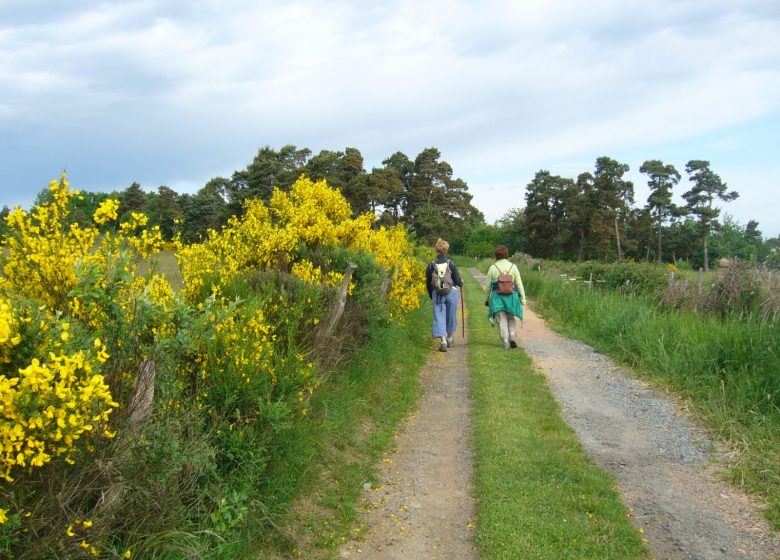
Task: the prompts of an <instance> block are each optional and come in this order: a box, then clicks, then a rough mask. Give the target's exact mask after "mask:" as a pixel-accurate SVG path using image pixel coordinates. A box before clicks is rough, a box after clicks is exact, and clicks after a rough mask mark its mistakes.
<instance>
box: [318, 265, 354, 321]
mask: <svg viewBox="0 0 780 560" xmlns="http://www.w3.org/2000/svg"><path fill="white" fill-rule="evenodd" d="M356 268H357V265H356V264H355V263H353V262H351V263H347V269H346V270H345V271H344V281H343V282H342V283H341V292H340V293H339V298H338V300H336V303H335V304H334V305H333V309H332V310H331V312H330V321H328V326H327V327H326V328H325V332H324V333H323V334H325V335H330V334H332V333H333V330H334V329H335V328H336V325H337V324H338V322H339V319H341V315H342V314H343V313H344V307H345V306H346V305H347V295H348V294H349V282H350V280H352V273H353V272H355V269H356Z"/></svg>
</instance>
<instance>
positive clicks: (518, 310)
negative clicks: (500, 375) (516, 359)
mask: <svg viewBox="0 0 780 560" xmlns="http://www.w3.org/2000/svg"><path fill="white" fill-rule="evenodd" d="M508 257H509V249H507V248H506V247H504V246H503V245H499V246H498V247H496V262H494V263H493V264H491V265H490V268H488V271H487V277H488V282H487V285H486V286H485V305H487V306H488V319H490V322H491V323H493V324H495V322H496V321H497V322H498V334H499V335H500V336H501V342H503V344H504V348H517V339H516V337H517V327H518V326H519V325H518V321H522V320H523V306H524V305H525V304H526V300H525V289H523V281H522V279H521V278H520V271H519V270H517V266H516V265H515V264H514V263H512V262H510V261H509V260H508ZM499 276H501V277H502V278H501V280H502V282H501V283H502V284H503V283H504V282H503V281H504V280H505V279H507V278H508V277H509V276H511V278H512V283H513V285H512V286H511V288H510V289H511V291H509V290H507V289H503V287H499ZM499 292H508V293H499Z"/></svg>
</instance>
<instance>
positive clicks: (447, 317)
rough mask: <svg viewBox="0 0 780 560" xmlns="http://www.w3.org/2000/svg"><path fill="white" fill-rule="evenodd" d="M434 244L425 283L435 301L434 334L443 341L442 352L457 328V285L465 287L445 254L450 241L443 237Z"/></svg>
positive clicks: (455, 268)
mask: <svg viewBox="0 0 780 560" xmlns="http://www.w3.org/2000/svg"><path fill="white" fill-rule="evenodd" d="M434 248H435V249H436V259H435V260H433V261H431V262H430V263H428V266H427V268H426V269H425V283H426V286H427V287H428V297H430V298H431V302H432V303H433V328H432V333H433V338H438V339H440V341H441V342H440V343H439V352H446V351H447V347H449V346H452V345H453V343H454V336H455V331H456V330H457V328H458V288H460V287H463V280H461V278H460V273H459V272H458V267H457V266H455V263H454V262H452V261H451V260H449V259H448V258H447V256H446V255H447V251H449V250H450V244H449V243H447V242H446V241H444V240H443V239H441V238H440V239H438V240H437V241H436V245H435V247H434Z"/></svg>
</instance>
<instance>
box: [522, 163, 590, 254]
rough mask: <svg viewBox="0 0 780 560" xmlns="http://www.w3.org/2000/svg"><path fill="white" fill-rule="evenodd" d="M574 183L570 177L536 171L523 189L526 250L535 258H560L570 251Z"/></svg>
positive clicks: (575, 188)
mask: <svg viewBox="0 0 780 560" xmlns="http://www.w3.org/2000/svg"><path fill="white" fill-rule="evenodd" d="M576 193H577V186H576V184H575V182H574V181H573V180H572V179H568V178H565V177H560V176H559V175H552V174H551V173H550V172H549V171H546V170H540V171H537V172H536V175H535V176H534V178H533V180H532V181H531V182H530V183H528V185H527V187H526V192H525V200H526V206H525V232H526V235H527V238H526V243H527V248H528V251H529V252H530V253H531V254H532V255H534V256H535V257H545V258H550V257H558V258H560V257H562V256H565V255H566V253H567V252H570V251H571V243H572V239H573V235H572V221H571V219H570V218H571V216H570V211H569V210H570V209H571V208H574V207H575V204H573V203H572V202H573V198H574V197H575V196H576Z"/></svg>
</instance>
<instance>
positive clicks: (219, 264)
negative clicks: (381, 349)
mask: <svg viewBox="0 0 780 560" xmlns="http://www.w3.org/2000/svg"><path fill="white" fill-rule="evenodd" d="M350 216H351V210H350V206H349V203H348V202H347V200H346V199H345V198H344V197H343V195H342V194H341V193H340V192H339V191H338V190H336V189H332V188H330V187H329V186H328V185H327V183H326V182H325V181H316V182H315V181H312V180H311V179H308V178H306V177H301V178H300V179H298V180H297V181H296V182H295V183H294V184H293V185H292V187H291V188H290V192H289V193H286V192H283V191H281V190H279V189H275V190H274V193H273V195H272V197H271V200H270V202H269V204H268V205H267V206H266V205H265V204H264V203H263V202H262V201H260V200H250V201H248V202H247V203H246V205H245V213H244V215H243V216H242V217H241V218H236V217H234V218H232V219H231V220H230V221H229V222H228V224H227V226H226V227H225V228H223V229H222V231H221V232H216V231H213V230H212V231H210V232H209V235H208V238H207V239H206V240H205V241H204V242H203V243H199V244H194V245H191V246H189V247H185V248H183V249H182V250H181V251H180V252H179V254H178V258H179V266H180V268H181V270H182V276H183V279H184V285H185V288H184V291H185V294H186V295H187V297H189V298H194V297H196V295H197V294H199V293H200V291H201V289H202V288H203V286H204V284H205V282H206V279H207V278H208V277H209V276H216V277H217V279H218V282H217V283H218V284H220V285H221V284H225V283H227V282H228V281H229V280H230V279H231V278H235V277H236V275H238V274H240V273H241V272H242V271H245V270H247V269H250V268H260V269H263V268H268V267H285V266H289V269H290V271H291V273H292V274H293V275H295V276H297V277H299V278H301V279H303V280H305V281H307V282H310V283H313V284H325V285H330V286H333V285H337V284H338V282H339V281H340V279H341V277H342V276H341V275H340V273H339V272H338V271H327V272H326V271H323V270H321V269H320V268H317V267H315V266H314V265H313V263H311V262H309V261H306V260H302V259H297V255H296V252H297V251H298V250H299V247H300V246H301V245H302V244H305V245H307V246H316V245H321V246H326V247H344V248H347V249H353V250H360V249H362V250H364V251H367V252H368V253H371V254H373V255H374V257H375V259H376V261H377V262H378V263H379V264H380V265H381V266H382V267H384V269H385V270H386V272H387V274H388V275H389V276H390V280H391V287H390V290H389V293H388V304H389V307H390V312H391V315H393V316H396V317H400V316H402V315H403V313H405V312H406V311H409V310H411V309H416V308H417V307H418V306H419V305H420V296H421V295H422V294H423V292H424V289H425V288H424V286H423V284H422V282H421V280H420V278H422V276H423V265H422V264H421V263H420V262H419V261H418V260H417V259H416V258H415V257H414V248H413V246H412V244H411V243H410V242H409V240H408V239H407V236H406V232H405V230H404V229H403V227H401V226H397V227H393V228H389V229H386V228H380V229H379V230H374V229H372V224H373V222H374V216H373V215H372V214H364V215H362V216H358V217H357V218H354V219H353V218H351V217H350Z"/></svg>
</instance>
